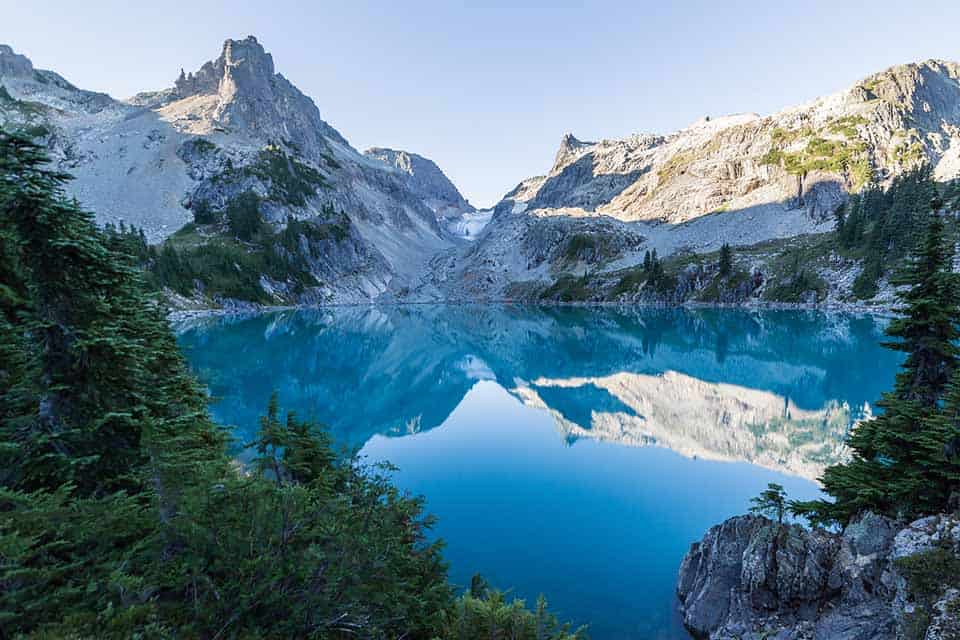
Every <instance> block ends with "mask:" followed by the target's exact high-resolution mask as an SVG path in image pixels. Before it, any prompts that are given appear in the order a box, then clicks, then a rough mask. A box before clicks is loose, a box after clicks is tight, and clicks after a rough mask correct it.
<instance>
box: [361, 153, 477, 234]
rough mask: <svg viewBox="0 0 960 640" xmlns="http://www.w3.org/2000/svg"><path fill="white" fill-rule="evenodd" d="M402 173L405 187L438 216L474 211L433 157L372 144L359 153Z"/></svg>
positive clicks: (449, 216)
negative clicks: (370, 147) (372, 145)
mask: <svg viewBox="0 0 960 640" xmlns="http://www.w3.org/2000/svg"><path fill="white" fill-rule="evenodd" d="M363 155H365V156H367V157H368V158H376V159H377V160H380V161H381V162H383V163H384V164H386V165H387V166H390V167H393V168H395V169H397V170H398V171H399V172H401V173H403V174H404V176H405V177H404V179H405V180H406V183H407V186H408V187H409V188H410V190H411V191H412V192H414V193H415V194H417V195H418V196H420V198H421V199H422V200H423V201H424V203H426V204H427V206H429V207H430V208H431V209H433V210H434V211H435V212H436V213H437V215H438V216H441V217H443V218H454V217H457V216H460V215H462V214H463V213H465V212H472V211H476V209H474V207H473V206H472V205H471V204H470V203H469V202H467V201H466V199H464V197H463V196H462V195H460V192H459V191H457V187H456V186H454V184H453V183H452V182H450V179H449V178H447V176H446V175H445V174H444V173H443V171H441V170H440V167H438V166H437V165H436V163H435V162H433V160H428V159H427V158H424V157H423V156H419V155H417V154H415V153H410V152H407V151H397V150H394V149H385V148H382V147H373V148H372V149H367V150H366V151H364V152H363Z"/></svg>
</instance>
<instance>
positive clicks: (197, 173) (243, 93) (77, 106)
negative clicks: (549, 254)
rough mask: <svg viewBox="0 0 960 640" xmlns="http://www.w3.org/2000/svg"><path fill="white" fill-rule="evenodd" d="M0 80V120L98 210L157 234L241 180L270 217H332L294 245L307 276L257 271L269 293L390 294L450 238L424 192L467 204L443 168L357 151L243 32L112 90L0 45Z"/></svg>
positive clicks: (352, 298)
mask: <svg viewBox="0 0 960 640" xmlns="http://www.w3.org/2000/svg"><path fill="white" fill-rule="evenodd" d="M0 87H2V88H3V92H0V125H6V126H13V127H23V128H27V129H29V130H30V131H31V133H32V134H34V135H39V136H40V137H41V139H42V140H43V141H44V142H45V143H46V144H47V146H48V148H49V150H50V152H51V155H52V158H53V160H54V162H55V163H56V164H57V165H58V166H59V168H62V169H64V170H66V171H69V172H70V173H71V174H73V175H74V176H75V180H74V181H72V182H71V183H70V184H69V185H68V186H67V189H68V190H69V193H70V194H71V195H73V196H76V197H77V198H78V199H79V200H80V202H81V203H82V204H83V205H84V206H86V207H88V208H89V209H90V210H92V211H94V212H96V214H97V221H98V222H99V223H101V224H106V223H114V224H116V223H118V222H120V221H123V222H125V223H126V224H132V225H134V226H136V227H141V228H143V229H144V231H145V233H146V235H147V238H148V239H149V240H150V241H152V242H158V241H161V240H162V239H164V238H166V237H167V236H169V235H171V234H173V233H174V232H176V231H177V230H178V229H180V228H181V227H183V226H184V225H185V224H187V223H188V222H191V221H192V220H193V218H194V212H195V211H196V210H198V208H199V207H202V208H204V209H205V210H213V211H223V210H224V208H225V207H227V206H228V204H229V203H230V202H231V200H232V199H234V198H236V197H238V196H239V195H240V194H243V193H246V192H252V193H253V194H256V195H257V196H258V198H259V199H260V202H261V213H262V215H263V217H264V218H265V220H266V221H267V222H269V223H271V224H272V225H273V226H274V228H275V230H280V229H282V228H283V227H284V226H285V225H286V223H287V221H288V220H290V219H295V220H311V221H315V222H319V223H322V224H329V225H332V227H331V228H335V229H336V230H337V231H336V233H335V234H334V235H333V237H332V238H331V239H328V240H324V241H323V242H321V243H319V244H318V246H314V247H304V248H303V251H304V255H303V257H304V258H305V259H306V261H307V262H308V263H309V264H310V265H311V271H312V272H313V275H314V276H315V277H316V278H317V280H318V281H319V282H320V284H319V286H318V287H317V288H315V289H311V290H309V291H306V292H304V293H302V294H297V295H296V296H295V297H291V296H292V293H291V292H290V290H289V287H287V286H286V284H287V283H283V282H279V283H278V282H270V281H269V280H267V279H262V280H261V288H263V289H264V290H265V291H266V292H267V293H268V294H271V295H273V297H274V298H275V299H276V300H277V302H283V303H291V302H303V303H317V302H369V301H371V300H376V299H394V298H396V297H398V296H399V295H401V294H402V292H403V291H406V290H408V289H410V288H411V287H414V286H417V285H418V284H419V283H420V281H421V279H422V278H423V275H424V273H425V272H426V271H427V265H428V263H429V261H430V259H431V258H432V257H433V256H435V255H437V254H438V253H441V252H443V251H446V250H448V249H449V248H451V247H452V246H453V244H454V243H455V242H457V241H458V239H457V238H454V237H451V236H450V234H448V233H447V232H446V231H445V228H444V227H443V226H442V225H441V224H440V222H439V221H438V215H437V212H436V210H435V208H434V207H435V206H436V204H437V203H436V202H435V196H437V195H438V194H439V195H440V196H441V197H450V198H451V200H450V203H452V205H453V206H454V207H462V208H464V210H466V208H467V207H469V205H467V204H466V202H465V201H463V199H462V197H460V196H459V193H458V192H457V191H456V188H455V187H453V186H452V185H450V184H449V181H446V178H443V179H444V181H446V185H440V186H442V187H445V189H446V190H445V191H444V190H440V191H437V190H436V189H435V190H434V191H430V190H429V189H426V188H425V187H424V185H428V186H429V184H430V183H431V182H432V181H434V178H435V177H436V176H435V175H433V176H432V175H428V174H424V175H422V176H420V177H422V178H424V180H422V181H419V182H418V181H417V180H416V179H414V176H413V175H412V174H411V173H408V172H403V171H401V170H399V169H397V168H396V167H393V166H386V165H385V164H384V163H383V162H381V161H379V160H376V159H373V158H370V157H366V156H364V155H362V154H360V153H359V152H357V151H356V150H355V149H354V148H353V147H352V146H350V144H349V143H348V142H347V140H346V139H345V138H344V137H343V136H342V135H341V134H340V133H339V132H338V131H336V130H335V129H334V128H333V127H331V126H330V125H329V124H328V123H326V122H325V121H324V120H323V119H322V118H321V116H320V111H319V109H318V108H317V106H316V105H315V104H314V102H313V101H312V100H311V99H310V98H308V97H307V96H306V95H304V94H303V93H302V92H300V91H299V90H298V89H297V88H296V87H295V86H294V85H293V84H292V83H291V82H290V81H288V80H287V79H286V78H284V77H283V76H282V75H281V74H279V73H277V72H276V69H275V66H274V61H273V57H272V56H271V55H270V54H269V53H267V52H266V50H265V49H264V48H263V46H261V44H260V43H259V42H258V41H257V40H256V38H254V37H252V36H250V37H247V38H244V39H241V40H227V41H226V42H224V43H223V46H222V48H221V51H220V55H219V56H218V57H217V58H215V59H213V60H211V61H209V62H207V63H205V64H203V65H202V66H201V67H200V68H199V69H198V70H196V71H194V72H191V73H189V74H188V73H185V72H183V71H181V72H180V75H179V77H178V78H177V79H176V80H175V82H174V83H173V86H172V87H169V88H166V89H162V90H159V91H151V92H145V93H141V94H138V95H136V96H134V97H133V98H131V99H129V100H126V101H120V100H115V99H113V98H111V97H110V96H107V95H105V94H97V93H93V92H87V91H83V90H82V89H78V88H77V87H74V86H73V85H71V84H70V83H69V82H67V81H66V80H64V79H63V78H61V77H60V76H58V75H57V74H55V73H53V72H50V71H43V70H37V69H34V68H33V65H32V64H31V63H30V61H29V60H28V59H27V58H25V57H24V56H21V55H18V54H16V53H14V52H13V50H12V49H11V48H10V47H6V46H4V47H2V48H0ZM417 158H418V159H419V160H418V162H417V163H416V165H415V166H417V167H421V166H424V167H433V169H435V173H436V174H439V175H440V176H441V177H442V175H443V174H442V172H440V170H439V169H437V168H436V167H435V165H433V163H431V162H430V161H429V160H426V159H423V158H419V157H417ZM417 173H418V174H419V173H420V171H417ZM421 182H422V183H423V184H421ZM437 184H439V183H437ZM452 194H453V195H455V197H453V195H452ZM442 204H443V205H444V206H447V205H448V203H447V201H446V200H444V201H443V202H442Z"/></svg>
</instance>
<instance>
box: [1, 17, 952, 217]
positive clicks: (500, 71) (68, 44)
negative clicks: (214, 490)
mask: <svg viewBox="0 0 960 640" xmlns="http://www.w3.org/2000/svg"><path fill="white" fill-rule="evenodd" d="M0 16H2V19H0V43H4V44H9V45H11V46H12V47H13V48H14V49H15V50H16V51H18V52H19V53H23V54H25V55H27V56H28V57H30V58H31V59H32V60H33V62H34V65H35V66H37V67H39V68H43V69H52V70H54V71H57V72H58V73H60V74H61V75H63V76H64V77H66V78H67V79H68V80H70V81H71V82H73V83H74V84H75V85H77V86H79V87H82V88H84V89H90V90H95V91H103V92H106V93H109V94H111V95H112V96H114V97H117V98H124V97H128V96H130V95H132V94H134V93H137V92H139V91H145V90H154V89H161V88H165V87H169V86H172V84H173V81H174V80H175V79H176V77H177V74H178V73H179V71H180V69H181V68H184V69H186V70H187V71H190V70H195V69H197V68H199V67H200V65H201V64H203V63H204V62H205V61H207V60H210V59H214V58H216V57H217V56H218V55H219V53H220V49H221V46H222V42H223V40H225V39H226V38H243V37H245V36H247V35H251V34H252V35H255V36H256V37H257V39H258V40H259V41H260V42H261V44H263V45H264V47H265V48H266V49H267V51H269V52H271V53H272V54H273V58H274V62H275V65H276V67H277V71H279V72H280V73H282V74H283V75H284V76H286V77H287V78H288V79H289V80H291V81H292V82H293V83H294V84H295V85H297V86H298V87H299V88H300V90H301V91H303V92H304V93H305V94H307V95H308V96H310V97H311V98H313V100H314V102H316V104H317V106H318V108H319V109H320V113H321V115H322V116H323V118H324V119H325V120H327V122H329V123H330V124H331V125H333V126H334V127H335V128H337V129H338V130H339V131H340V133H342V134H343V135H344V136H345V137H346V138H347V139H348V140H349V141H350V142H351V144H353V146H354V147H356V148H357V149H359V150H361V151H362V150H364V149H366V148H368V147H371V146H382V147H392V148H396V149H405V150H408V151H412V152H415V153H419V154H421V155H423V156H426V157H428V158H430V159H432V160H434V161H435V162H436V163H437V164H438V165H439V166H440V167H441V169H443V171H444V172H445V173H446V174H447V175H448V176H449V177H450V179H451V180H453V182H454V183H455V184H456V185H457V187H458V188H459V189H460V190H461V192H463V194H464V195H465V196H466V197H467V198H468V199H470V201H471V202H472V203H473V204H474V205H477V206H481V207H483V206H490V205H492V204H494V203H495V202H496V201H498V200H499V199H500V198H501V196H502V195H503V194H504V193H506V192H507V191H508V190H510V189H512V188H513V187H514V186H516V184H517V183H519V182H520V181H521V180H522V179H524V178H527V177H530V176H533V175H538V174H543V173H546V172H547V171H548V170H549V168H550V166H551V164H552V163H553V157H554V155H555V154H556V151H557V147H558V145H559V142H560V139H561V137H562V136H563V135H564V134H565V133H568V132H569V133H573V134H574V135H575V136H576V137H578V138H580V139H581V140H598V139H602V138H616V137H623V136H627V135H630V134H632V133H647V132H652V133H669V132H671V131H674V130H676V129H679V128H682V127H685V126H687V125H689V124H690V123H692V122H693V121H695V120H697V119H698V118H701V117H703V116H705V115H711V116H718V115H724V114H728V113H741V112H756V113H760V114H767V113H772V112H775V111H777V110H779V109H782V108H783V107H786V106H790V105H793V104H799V103H803V102H807V101H808V100H811V99H813V98H815V97H817V96H820V95H823V94H827V93H831V92H834V91H838V90H840V89H843V88H845V87H847V86H849V85H851V84H853V83H854V82H855V81H856V80H858V79H860V78H862V77H864V76H866V75H869V74H870V73H873V72H876V71H880V70H882V69H884V68H886V67H888V66H891V65H893V64H899V63H904V62H912V61H919V60H924V59H927V58H944V59H949V60H957V59H960V39H958V38H957V35H956V32H957V25H960V2H956V0H953V1H943V2H939V1H929V2H905V1H904V0H897V1H895V2H894V1H891V0H873V1H871V2H853V1H843V0H831V1H828V2H821V1H818V0H809V1H805V2H789V3H787V2H783V3H781V2H770V0H756V1H755V0H751V1H746V2H738V1H736V0H728V1H727V2H716V1H715V0H714V1H708V2H697V1H676V2H663V1H662V0H658V1H657V2H641V1H633V2H551V3H519V2H462V3H457V2H417V1H416V0H405V1H403V2H397V1H392V2H386V1H384V2H364V1H362V0H350V1H342V0H341V1H339V2H326V1H313V2H305V1H304V2H292V1H288V0H269V1H265V0H253V1H246V0H231V1H230V2H204V1H202V0H193V1H191V2H183V1H180V0H164V2H143V3H130V2H129V1H128V0H125V1H123V2H114V1H98V0H85V1H83V2H77V1H76V0H71V1H69V2H66V1H63V2H46V1H44V0H0Z"/></svg>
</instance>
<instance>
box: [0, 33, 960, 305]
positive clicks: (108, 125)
mask: <svg viewBox="0 0 960 640" xmlns="http://www.w3.org/2000/svg"><path fill="white" fill-rule="evenodd" d="M0 86H2V87H3V89H2V91H3V93H2V94H0V123H7V124H12V125H16V126H22V127H25V128H29V129H30V130H32V131H33V132H34V133H37V134H40V137H41V138H42V139H43V140H44V141H45V142H46V143H47V145H48V147H49V148H50V149H51V153H52V155H53V158H54V160H55V162H56V163H57V165H58V166H59V167H60V168H62V169H64V170H67V171H69V172H71V173H73V174H74V175H75V176H76V180H75V181H74V182H73V183H72V184H71V185H69V186H68V189H69V190H70V192H71V194H72V195H75V196H76V197H77V198H78V199H79V200H80V201H81V202H82V203H83V204H84V205H85V206H87V207H89V208H91V209H92V210H94V211H96V212H97V215H98V221H99V222H100V223H101V224H103V223H114V224H115V223H117V222H119V221H125V222H127V223H128V224H133V225H135V226H138V227H143V228H144V229H145V231H146V234H147V237H148V238H149V239H150V240H152V241H154V242H156V241H161V240H163V239H164V238H167V237H169V236H171V235H172V234H173V233H174V232H176V231H177V230H178V229H180V228H181V227H183V226H184V225H186V224H188V223H190V222H192V221H194V219H195V217H196V212H197V207H200V208H201V209H203V210H204V211H206V210H212V211H213V212H214V214H215V215H214V217H216V216H218V215H219V216H221V218H222V215H225V212H226V211H227V210H228V209H229V207H230V205H231V203H232V202H234V201H235V200H236V199H237V198H238V197H239V196H240V195H242V194H245V193H251V194H253V195H254V196H255V197H257V198H258V199H259V202H260V203H261V205H260V207H261V214H262V217H263V218H264V220H265V221H266V223H268V224H270V225H272V226H273V228H275V229H282V228H284V227H285V225H286V222H287V220H291V219H292V220H307V221H316V222H318V223H321V224H339V223H337V222H336V220H338V219H340V218H336V216H334V217H333V218H332V217H331V215H332V214H331V212H333V213H334V214H336V215H341V214H342V215H343V216H345V218H344V219H345V220H346V221H347V223H348V224H347V232H346V233H345V234H343V237H342V238H340V237H339V234H338V238H339V239H337V241H336V242H335V243H333V244H330V243H329V242H328V243H327V244H324V245H323V246H322V247H321V246H315V247H312V248H309V250H308V251H307V253H309V254H310V256H309V260H308V262H310V263H311V272H312V273H313V274H314V277H315V278H316V279H317V280H318V286H317V287H314V288H312V290H311V293H310V295H308V296H307V297H303V296H302V295H300V294H296V295H294V294H291V293H289V292H287V291H286V288H285V285H284V283H282V282H281V283H277V282H272V283H271V282H264V283H263V288H264V289H265V290H268V291H272V292H275V293H276V295H277V296H279V297H278V298H277V300H278V301H283V302H314V303H315V302H362V301H374V300H381V301H382V300H408V301H431V300H433V301H436V300H480V301H482V300H503V299H516V298H520V299H536V298H537V296H539V295H540V294H541V293H542V292H544V291H545V290H547V289H549V288H550V287H552V286H555V285H557V283H559V282H560V281H561V280H562V279H563V278H579V277H582V276H584V275H587V274H593V275H597V274H600V275H602V274H605V273H613V272H616V271H617V270H622V269H625V268H630V267H633V266H636V265H638V264H640V263H641V261H642V259H643V256H644V255H645V254H646V252H648V251H652V250H656V251H657V252H658V253H659V255H661V256H669V255H672V254H675V253H678V252H679V253H683V252H693V253H705V252H710V251H715V250H717V249H718V248H719V247H720V245H721V244H724V243H726V244H730V245H732V246H735V247H736V246H744V245H752V244H756V243H758V242H763V241H769V240H780V239H788V238H793V237H796V236H800V235H803V234H809V233H819V232H823V231H827V230H829V229H830V228H831V227H832V215H833V212H834V210H835V209H836V208H837V207H838V206H840V205H841V204H843V203H844V202H846V200H847V198H848V197H849V195H850V194H851V193H855V192H857V191H858V190H859V189H860V188H862V186H863V185H865V184H869V183H877V184H885V183H887V182H889V181H890V180H891V179H892V178H893V177H895V176H897V175H899V174H900V173H902V172H904V171H907V170H909V169H910V168H912V167H915V166H917V165H918V164H920V163H929V164H931V166H933V167H934V170H935V173H936V176H937V177H938V178H940V179H950V178H953V177H956V176H957V175H960V65H958V64H957V63H953V62H948V61H941V60H927V61H922V62H917V63H908V64H905V65H895V66H892V67H890V68H888V69H885V70H883V71H880V72H877V73H874V74H871V75H869V76H867V77H865V78H864V79H862V80H859V81H857V82H855V83H854V84H852V85H851V86H850V87H848V88H847V89H844V90H842V91H839V92H836V93H833V94H830V95H827V96H822V97H819V98H815V99H813V100H811V101H809V102H807V103H804V104H802V105H798V106H794V107H787V108H785V109H782V110H780V111H778V112H776V113H774V114H770V115H767V116H761V115H757V114H754V113H742V114H732V115H728V116H722V117H704V118H701V119H699V120H697V121H695V122H694V123H692V124H691V125H689V126H687V127H685V128H683V129H680V130H678V131H675V132H673V133H669V134H652V133H639V134H633V135H631V136H627V137H625V138H615V139H602V140H599V141H595V142H594V141H583V140H580V139H578V138H576V137H575V136H574V135H573V134H572V133H568V134H565V135H564V136H563V137H562V138H561V142H560V145H559V147H558V150H557V153H556V154H555V156H554V159H553V163H552V166H551V168H550V170H549V172H548V173H547V174H545V175H543V176H535V177H532V178H527V179H525V180H523V181H521V182H520V183H519V184H518V185H517V187H516V188H514V189H513V190H511V191H510V192H508V193H507V194H505V196H504V197H503V198H502V199H501V200H500V202H499V203H498V204H497V205H496V206H495V207H494V208H493V209H491V210H485V211H477V210H476V209H475V208H474V207H473V206H472V205H470V204H469V202H467V201H466V199H465V198H463V196H462V195H461V194H460V192H459V190H458V189H457V188H456V186H455V185H453V183H452V182H450V180H449V179H448V178H447V177H446V175H444V173H443V171H442V170H441V169H440V168H439V167H438V166H437V165H436V164H435V163H433V162H432V161H430V160H428V159H426V158H424V157H423V156H420V155H417V154H415V153H413V152H409V151H404V150H394V149H388V148H383V147H374V148H372V149H369V150H367V151H366V152H364V153H363V154H361V153H360V152H358V151H357V150H356V149H354V148H353V147H352V146H351V145H350V143H349V142H348V141H347V139H346V138H345V137H344V136H342V135H341V134H340V132H339V131H337V130H336V129H335V128H334V127H332V126H331V125H330V124H328V123H327V122H326V121H324V120H323V118H322V117H321V114H320V110H319V108H318V107H317V105H316V104H315V103H314V101H313V100H312V99H311V98H309V97H308V96H306V95H304V94H303V93H302V92H300V91H299V89H297V88H296V86H295V85H293V84H292V83H291V82H290V81H289V80H287V79H286V78H285V77H284V76H283V75H282V74H280V73H278V72H277V71H276V68H275V65H274V61H273V57H272V55H271V54H269V53H268V52H267V51H266V50H265V49H264V48H263V47H262V45H261V44H260V43H259V41H257V39H256V38H255V37H253V36H248V37H247V38H244V39H242V40H230V39H228V40H226V41H225V42H224V44H223V46H222V48H221V51H220V54H219V56H218V57H216V58H213V59H211V60H209V61H208V62H206V63H204V64H203V65H201V66H200V67H199V68H198V69H197V70H194V71H190V72H189V73H188V72H186V71H184V70H182V69H181V71H180V74H179V76H178V77H177V78H176V79H175V80H174V81H173V83H172V85H171V86H170V87H167V88H166V89H161V90H157V91H149V92H144V93H140V94H137V95H135V96H133V97H132V98H129V99H127V100H126V101H120V100H115V99H113V98H111V97H110V96H108V95H106V94H102V93H96V92H89V91H84V90H82V89H79V88H77V87H75V86H73V85H72V84H70V83H69V82H68V81H66V80H65V79H63V78H62V77H60V76H59V75H57V74H56V73H54V72H51V71H43V70H37V69H34V68H33V65H32V63H31V62H30V61H29V59H28V58H26V57H25V56H22V55H19V54H17V53H16V52H15V51H14V50H13V49H12V48H11V47H9V46H7V45H3V46H0ZM335 218H336V219H335ZM211 230H213V231H215V230H216V227H210V228H209V229H207V231H211ZM208 240H209V233H207V234H206V235H204V234H200V241H201V242H206V241H208ZM464 240H467V242H464ZM291 295H293V297H292V298H291V297H290V296H291Z"/></svg>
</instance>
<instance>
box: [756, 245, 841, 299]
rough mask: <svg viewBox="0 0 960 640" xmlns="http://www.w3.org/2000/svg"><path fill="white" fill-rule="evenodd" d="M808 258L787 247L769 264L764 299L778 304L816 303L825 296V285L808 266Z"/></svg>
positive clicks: (803, 253) (798, 250) (797, 249)
mask: <svg viewBox="0 0 960 640" xmlns="http://www.w3.org/2000/svg"><path fill="white" fill-rule="evenodd" d="M808 258H809V256H808V255H807V252H806V251H805V250H804V249H802V248H799V247H789V248H787V249H785V250H784V251H783V252H782V253H781V254H780V255H779V256H777V257H776V258H775V259H774V260H773V261H772V263H771V277H770V282H769V283H768V284H767V287H766V288H765V289H764V293H763V295H764V297H765V298H766V299H768V300H776V301H778V302H794V303H800V302H818V301H820V300H821V299H822V298H823V297H824V296H825V295H826V290H827V283H826V282H825V281H824V280H823V278H821V277H820V276H819V275H818V274H817V273H816V272H814V271H812V270H811V269H810V268H809V267H808V266H807V262H808Z"/></svg>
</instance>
